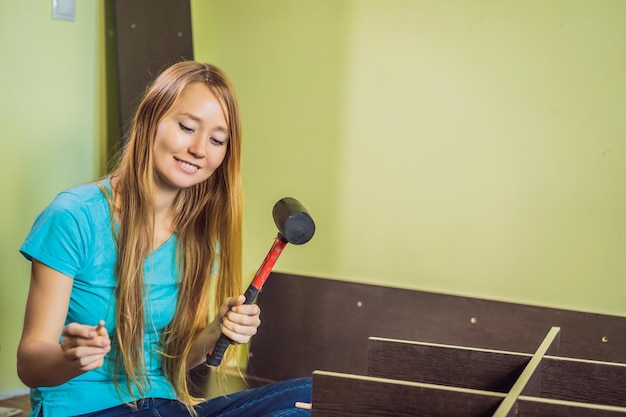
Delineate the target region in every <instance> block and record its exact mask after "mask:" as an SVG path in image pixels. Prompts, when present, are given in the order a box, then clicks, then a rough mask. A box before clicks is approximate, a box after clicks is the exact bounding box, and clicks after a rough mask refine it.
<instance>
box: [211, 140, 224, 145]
mask: <svg viewBox="0 0 626 417" xmlns="http://www.w3.org/2000/svg"><path fill="white" fill-rule="evenodd" d="M211 143H212V144H214V145H218V146H222V145H224V143H225V142H224V141H223V140H219V139H215V138H211Z"/></svg>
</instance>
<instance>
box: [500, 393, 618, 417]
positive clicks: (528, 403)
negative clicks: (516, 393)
mask: <svg viewBox="0 0 626 417" xmlns="http://www.w3.org/2000/svg"><path fill="white" fill-rule="evenodd" d="M624 416H626V408H621V407H609V406H597V405H589V404H582V403H576V402H568V401H557V400H545V399H541V398H528V397H520V398H519V399H518V400H517V402H516V404H515V407H514V408H513V410H511V412H510V413H509V414H508V416H507V417H624Z"/></svg>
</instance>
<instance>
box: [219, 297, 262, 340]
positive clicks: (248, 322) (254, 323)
mask: <svg viewBox="0 0 626 417" xmlns="http://www.w3.org/2000/svg"><path fill="white" fill-rule="evenodd" d="M245 301H246V297H244V296H243V295H240V296H239V297H231V298H228V299H226V300H225V301H224V303H223V304H222V306H221V307H220V316H221V317H222V325H221V330H222V333H223V334H224V335H225V336H228V337H229V338H230V339H231V340H232V341H233V342H235V343H248V341H250V338H251V337H252V336H254V335H255V334H256V332H257V329H258V327H259V326H260V325H261V318H260V315H261V309H260V308H259V306H258V305H256V304H244V302H245Z"/></svg>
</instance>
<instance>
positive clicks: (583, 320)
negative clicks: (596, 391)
mask: <svg viewBox="0 0 626 417" xmlns="http://www.w3.org/2000/svg"><path fill="white" fill-rule="evenodd" d="M258 304H259V305H260V306H261V311H262V313H261V318H262V320H263V324H262V325H261V327H260V328H259V333H258V334H257V335H256V336H255V337H254V338H253V339H252V342H251V350H250V354H251V358H250V366H249V373H251V374H252V375H257V376H259V377H261V378H266V379H269V380H282V379H288V378H293V377H301V376H309V375H311V373H312V372H313V371H314V370H316V369H324V370H330V371H335V372H345V373H353V374H362V375H364V374H366V373H367V339H368V338H369V337H370V336H378V337H384V338H390V339H403V340H415V341H420V342H429V343H438V344H446V345H457V346H470V347H474V348H483V349H494V350H501V351H508V352H519V353H533V352H534V351H535V349H536V348H537V344H538V343H539V342H540V341H541V340H542V339H543V337H544V336H545V335H546V334H547V333H548V331H549V330H550V329H551V327H553V326H558V327H560V328H561V332H560V346H559V356H561V357H571V358H581V359H587V360H598V361H605V362H622V363H625V362H626V317H621V316H611V315H602V314H595V313H585V312H578V311H570V310H561V309H554V308H547V307H538V306H532V305H525V304H516V303H509V302H504V301H492V300H485V299H479V298H471V297H464V296H457V295H451V294H440V293H433V292H426V291H417V290H409V289H401V288H393V287H385V286H378V285H369V284H361V283H352V282H345V281H338V280H332V279H325V278H314V277H307V276H301V275H293V274H285V273H279V272H272V273H271V275H270V277H269V278H268V280H267V282H266V283H265V285H264V288H263V291H262V292H261V294H260V295H259V297H258Z"/></svg>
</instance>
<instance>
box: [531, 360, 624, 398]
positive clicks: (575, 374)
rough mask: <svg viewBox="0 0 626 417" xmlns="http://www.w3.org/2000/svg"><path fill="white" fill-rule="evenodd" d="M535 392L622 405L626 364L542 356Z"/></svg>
mask: <svg viewBox="0 0 626 417" xmlns="http://www.w3.org/2000/svg"><path fill="white" fill-rule="evenodd" d="M523 394H526V393H523ZM539 395H540V396H541V397H542V398H552V399H557V400H566V401H578V402H584V403H591V404H602V405H608V406H618V407H626V364H616V363H605V362H596V361H582V360H573V359H567V358H558V357H546V358H544V359H543V361H542V364H541V392H540V394H539Z"/></svg>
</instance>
